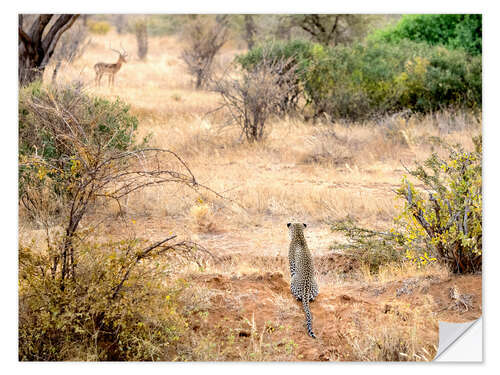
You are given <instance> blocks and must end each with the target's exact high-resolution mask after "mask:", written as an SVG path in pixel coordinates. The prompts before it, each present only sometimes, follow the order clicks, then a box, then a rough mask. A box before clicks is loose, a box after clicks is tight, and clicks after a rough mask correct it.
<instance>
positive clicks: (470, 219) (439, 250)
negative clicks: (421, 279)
mask: <svg viewBox="0 0 500 375" xmlns="http://www.w3.org/2000/svg"><path fill="white" fill-rule="evenodd" d="M474 144H475V149H474V151H472V152H466V151H464V150H463V148H462V147H461V146H460V145H456V146H447V145H445V147H446V148H447V149H448V151H449V156H448V158H447V160H443V159H441V158H440V157H438V155H437V154H433V155H432V156H431V157H430V158H428V159H427V160H426V161H425V162H424V163H423V165H418V164H417V167H416V169H415V170H412V171H409V173H410V175H412V176H413V177H415V178H417V179H418V180H419V182H420V183H421V184H422V185H423V186H424V190H425V192H422V191H420V190H417V189H416V188H415V185H414V184H412V183H411V182H410V181H409V179H408V178H406V177H404V178H403V181H402V184H401V187H400V188H399V189H398V190H397V195H398V196H399V197H401V198H403V199H404V200H405V206H404V209H403V211H402V212H401V214H400V215H398V216H397V217H396V218H395V223H394V226H393V228H391V229H390V230H389V231H387V232H383V231H375V230H371V229H366V228H359V227H357V226H356V225H355V223H353V222H352V221H340V222H336V223H333V225H332V230H333V231H339V232H342V233H343V234H344V235H345V236H346V238H347V242H346V243H345V242H344V243H336V244H335V245H334V246H335V247H336V248H339V249H342V250H343V251H344V252H346V253H347V254H352V255H354V256H356V257H357V258H358V259H360V260H361V261H362V262H364V263H365V264H367V265H368V266H369V267H370V270H371V271H373V272H376V271H377V270H378V268H379V266H380V265H382V264H385V263H391V262H404V261H409V262H412V263H415V264H417V265H418V266H419V267H423V266H426V265H429V264H431V263H434V262H441V263H443V264H446V265H447V266H448V267H449V268H450V270H451V271H452V272H454V273H469V272H479V271H481V267H482V178H481V171H482V169H481V160H482V142H481V138H474Z"/></svg>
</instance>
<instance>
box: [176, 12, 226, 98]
mask: <svg viewBox="0 0 500 375" xmlns="http://www.w3.org/2000/svg"><path fill="white" fill-rule="evenodd" d="M183 38H184V39H185V40H186V42H187V47H186V48H185V49H184V50H183V51H182V54H181V58H182V60H184V62H185V63H186V65H187V68H188V71H189V73H190V74H192V75H193V76H194V78H195V87H196V88H197V89H200V88H202V87H203V86H204V85H205V84H206V83H207V82H208V81H209V79H210V77H211V76H212V73H213V63H214V58H215V55H216V54H217V53H218V52H219V50H220V49H221V48H222V46H223V45H224V44H225V43H226V42H227V40H228V28H227V26H226V22H225V21H224V20H221V21H220V22H217V21H216V20H215V19H214V18H213V17H209V16H197V17H196V18H195V19H194V20H193V21H192V22H191V23H189V24H188V25H186V27H185V29H184V33H183Z"/></svg>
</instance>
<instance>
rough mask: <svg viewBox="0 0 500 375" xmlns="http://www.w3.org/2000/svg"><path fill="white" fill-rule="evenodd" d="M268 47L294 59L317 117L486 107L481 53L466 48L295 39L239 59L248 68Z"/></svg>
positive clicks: (360, 117) (352, 117)
mask: <svg viewBox="0 0 500 375" xmlns="http://www.w3.org/2000/svg"><path fill="white" fill-rule="evenodd" d="M263 51H269V52H268V55H270V56H273V57H274V56H276V57H277V58H278V57H279V58H293V59H294V62H295V64H294V65H293V66H294V69H295V74H296V79H297V81H298V83H297V85H296V87H297V89H296V93H295V95H298V94H301V95H303V96H304V98H305V100H306V103H307V104H308V105H309V106H310V107H311V108H312V110H313V112H314V113H315V116H319V115H320V114H322V113H327V114H328V115H329V116H330V117H332V118H334V119H347V120H351V121H356V120H365V119H370V118H373V117H376V116H380V115H384V114H387V113H394V112H398V111H403V110H411V111H415V112H431V111H435V110H439V109H442V108H446V107H467V108H480V107H481V101H482V62H481V57H480V56H470V55H468V54H467V53H466V52H464V51H461V50H449V49H446V48H443V47H432V46H429V45H427V44H425V43H416V42H412V41H409V40H405V41H401V43H399V44H393V43H388V42H380V41H373V40H371V41H368V42H366V43H354V44H352V45H350V46H341V45H339V46H336V47H332V48H328V47H324V46H321V45H318V44H314V43H310V42H300V41H293V42H290V43H275V44H272V45H270V46H264V47H263V46H261V47H257V48H255V49H253V50H251V51H250V52H248V53H247V54H246V55H244V56H240V57H238V59H237V61H238V62H239V63H240V64H241V65H242V66H243V68H246V69H248V68H249V67H250V66H253V65H255V64H256V62H257V61H260V60H262V58H263V56H264V53H263ZM295 100H296V99H295Z"/></svg>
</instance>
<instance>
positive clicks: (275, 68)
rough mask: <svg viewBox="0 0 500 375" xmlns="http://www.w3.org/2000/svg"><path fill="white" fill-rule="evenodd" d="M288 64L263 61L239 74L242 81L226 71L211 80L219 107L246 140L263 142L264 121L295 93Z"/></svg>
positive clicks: (285, 61)
mask: <svg viewBox="0 0 500 375" xmlns="http://www.w3.org/2000/svg"><path fill="white" fill-rule="evenodd" d="M290 63H291V61H290V60H289V59H287V60H285V59H275V60H270V59H268V58H263V59H262V61H261V62H259V63H258V64H255V65H254V66H252V67H251V68H249V69H246V70H244V71H242V72H240V73H241V78H233V77H232V76H230V75H229V74H228V73H227V72H226V73H225V74H224V76H223V77H222V78H220V79H217V80H214V81H213V90H214V91H215V92H218V93H219V94H220V96H221V98H222V105H221V108H225V109H227V111H228V112H229V114H230V120H232V122H234V123H236V124H237V125H238V126H239V127H240V128H241V132H242V135H244V136H245V138H246V140H247V141H249V142H254V141H259V140H261V139H262V137H263V136H264V128H265V125H266V122H267V121H268V119H269V118H270V117H271V116H272V115H273V114H278V113H279V111H280V105H281V104H282V103H283V100H284V99H285V98H286V97H287V96H288V94H289V93H290V92H291V91H292V90H294V84H293V82H294V80H293V79H292V78H291V76H292V75H293V74H294V69H285V67H286V66H288V65H290ZM282 72H285V73H282Z"/></svg>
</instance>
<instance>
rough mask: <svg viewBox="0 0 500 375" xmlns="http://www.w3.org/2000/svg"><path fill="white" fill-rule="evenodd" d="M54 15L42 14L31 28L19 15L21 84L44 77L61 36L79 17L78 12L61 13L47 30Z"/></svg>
mask: <svg viewBox="0 0 500 375" xmlns="http://www.w3.org/2000/svg"><path fill="white" fill-rule="evenodd" d="M53 16H54V15H53V14H41V15H39V16H38V17H37V18H36V19H35V21H34V22H33V24H32V25H31V27H30V29H29V30H28V29H26V30H24V27H23V15H22V14H20V15H19V26H18V31H19V44H18V45H19V70H18V74H19V76H18V79H19V84H20V85H21V86H25V85H28V84H30V83H31V82H33V81H35V80H37V79H41V78H42V76H43V72H44V70H45V67H46V66H47V64H48V63H49V61H50V58H51V57H52V54H53V53H54V50H55V47H56V45H57V42H58V41H59V38H60V37H61V35H62V34H63V33H64V32H65V31H66V30H68V29H69V28H70V27H71V26H72V25H73V23H74V22H75V21H76V19H77V18H78V14H61V15H60V16H59V17H58V18H57V19H56V21H55V22H54V23H53V24H52V26H51V27H50V29H49V30H48V31H46V30H45V29H46V28H47V26H48V24H49V23H50V21H51V20H52V18H53Z"/></svg>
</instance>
